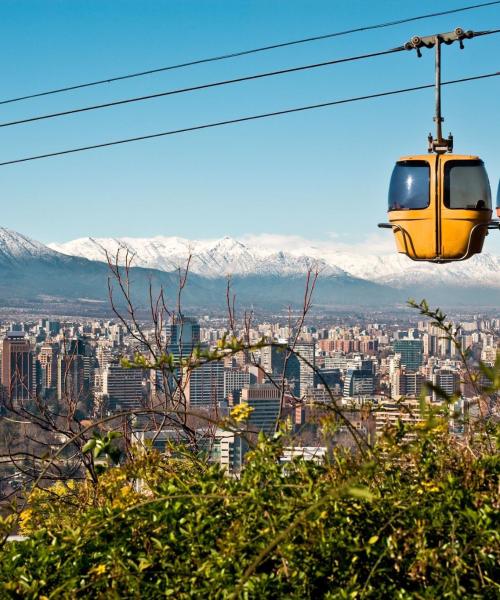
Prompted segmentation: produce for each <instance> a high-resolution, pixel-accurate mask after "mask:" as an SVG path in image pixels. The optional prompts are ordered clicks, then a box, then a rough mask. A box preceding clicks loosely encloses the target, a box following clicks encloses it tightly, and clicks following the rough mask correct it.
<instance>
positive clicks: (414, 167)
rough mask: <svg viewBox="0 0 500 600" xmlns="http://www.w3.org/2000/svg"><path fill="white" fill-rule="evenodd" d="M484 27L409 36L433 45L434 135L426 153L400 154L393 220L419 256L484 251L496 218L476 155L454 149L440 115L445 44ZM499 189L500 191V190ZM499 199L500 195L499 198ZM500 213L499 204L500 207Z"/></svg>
mask: <svg viewBox="0 0 500 600" xmlns="http://www.w3.org/2000/svg"><path fill="white" fill-rule="evenodd" d="M476 35H481V33H475V32H473V31H464V30H463V29H461V28H457V29H455V30H454V31H452V32H449V33H440V34H437V35H432V36H427V37H419V36H414V37H412V38H411V40H410V41H409V42H407V44H405V47H406V49H407V50H413V49H415V50H416V51H417V55H418V56H419V57H420V56H422V55H421V52H420V49H421V48H423V47H425V48H432V47H434V48H435V54H436V63H435V76H436V82H435V93H436V115H435V117H434V121H435V122H436V137H435V138H433V136H432V134H429V137H428V154H423V155H411V156H404V157H402V158H400V159H399V160H398V161H397V162H396V165H395V167H394V170H393V172H392V177H391V182H390V186H389V206H388V218H389V223H380V224H379V227H381V228H385V229H392V231H393V233H394V237H395V240H396V246H397V250H398V252H400V253H403V254H406V255H407V256H408V257H409V258H411V259H412V260H416V261H430V262H435V263H444V262H451V261H459V260H466V259H468V258H470V257H471V256H473V255H474V254H478V253H480V252H481V250H482V248H483V242H484V239H485V237H486V236H487V235H488V230H489V229H498V228H499V222H498V221H492V220H491V218H492V204H491V190H490V183H489V181H488V175H487V173H486V169H485V167H484V163H483V161H482V160H481V159H480V158H479V157H478V156H470V155H461V154H453V136H452V135H451V134H450V135H449V136H448V138H446V139H445V138H443V133H442V123H443V121H444V119H443V117H442V115H441V45H442V44H447V45H449V44H452V43H453V42H455V41H458V42H459V43H460V47H461V48H463V41H464V40H465V39H470V38H472V37H474V36H476ZM499 194H500V191H499ZM498 202H500V197H499V199H498V201H497V203H498ZM497 214H498V216H499V217H500V206H499V207H497Z"/></svg>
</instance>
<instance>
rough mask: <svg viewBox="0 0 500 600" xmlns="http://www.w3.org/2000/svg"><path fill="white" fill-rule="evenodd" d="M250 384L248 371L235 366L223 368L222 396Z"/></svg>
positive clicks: (225, 396)
mask: <svg viewBox="0 0 500 600" xmlns="http://www.w3.org/2000/svg"><path fill="white" fill-rule="evenodd" d="M249 385H250V373H248V371H242V370H241V369H236V368H229V369H228V368H225V369H224V398H227V397H228V396H229V394H232V393H234V392H239V391H240V390H241V389H242V388H244V387H246V386H249Z"/></svg>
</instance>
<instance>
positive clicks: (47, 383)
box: [38, 344, 59, 395]
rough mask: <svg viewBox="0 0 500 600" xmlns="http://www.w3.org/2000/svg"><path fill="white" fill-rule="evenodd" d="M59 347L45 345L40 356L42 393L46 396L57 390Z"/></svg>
mask: <svg viewBox="0 0 500 600" xmlns="http://www.w3.org/2000/svg"><path fill="white" fill-rule="evenodd" d="M58 354H59V346H58V345H57V344H44V345H43V346H42V348H41V350H40V354H39V355H38V362H39V364H40V391H41V393H42V394H44V395H46V394H48V393H50V391H51V390H55V389H56V388H57V358H58Z"/></svg>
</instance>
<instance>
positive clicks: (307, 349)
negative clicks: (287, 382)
mask: <svg viewBox="0 0 500 600" xmlns="http://www.w3.org/2000/svg"><path fill="white" fill-rule="evenodd" d="M315 350H316V345H315V342H298V343H297V344H296V345H295V352H297V354H298V359H299V364H300V375H299V378H300V388H299V389H300V396H301V397H304V396H305V394H306V392H307V389H308V388H312V387H314V366H315V365H316V353H315ZM304 359H305V360H307V363H308V364H307V363H306V362H305V361H304Z"/></svg>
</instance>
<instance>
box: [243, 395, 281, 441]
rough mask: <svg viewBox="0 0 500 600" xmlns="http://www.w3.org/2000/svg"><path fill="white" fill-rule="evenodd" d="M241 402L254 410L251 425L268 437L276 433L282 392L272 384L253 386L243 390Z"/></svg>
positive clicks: (251, 415)
mask: <svg viewBox="0 0 500 600" xmlns="http://www.w3.org/2000/svg"><path fill="white" fill-rule="evenodd" d="M241 401H242V402H246V403H247V404H248V405H249V406H250V407H251V408H252V409H253V410H252V412H251V414H250V417H249V419H248V423H249V425H251V426H253V427H254V428H256V429H258V430H260V431H264V432H265V433H267V434H268V435H270V434H271V433H273V432H274V429H275V427H276V422H277V420H278V417H279V411H280V403H281V390H280V389H279V387H276V386H275V385H272V384H271V383H262V384H253V385H249V386H248V387H246V388H243V389H242V390H241Z"/></svg>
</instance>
